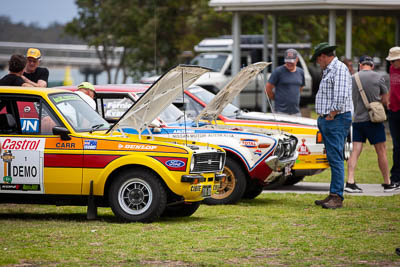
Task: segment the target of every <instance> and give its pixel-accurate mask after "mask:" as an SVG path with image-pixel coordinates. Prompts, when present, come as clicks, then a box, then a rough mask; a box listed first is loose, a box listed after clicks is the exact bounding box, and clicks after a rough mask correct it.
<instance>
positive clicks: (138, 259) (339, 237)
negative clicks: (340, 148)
mask: <svg viewBox="0 0 400 267" xmlns="http://www.w3.org/2000/svg"><path fill="white" fill-rule="evenodd" d="M388 141H389V142H388V145H387V146H388V158H389V161H390V163H389V164H390V166H391V141H390V140H388ZM305 181H312V182H329V181H330V171H329V170H326V171H325V172H323V173H321V174H319V175H316V176H312V177H306V179H305ZM356 181H357V182H358V183H382V177H381V175H380V172H379V168H378V164H377V160H376V154H375V152H374V149H373V147H372V146H370V145H367V146H366V147H365V150H364V151H363V153H362V154H361V158H360V160H359V164H358V166H357V170H356ZM322 197H325V196H322V195H314V194H277V193H264V194H261V195H260V196H259V197H257V198H256V199H254V200H251V201H250V200H249V201H242V202H240V203H238V204H236V205H225V206H206V205H201V206H200V208H199V210H198V211H197V212H196V213H195V214H194V215H192V216H191V217H188V218H161V219H160V220H159V221H157V222H155V223H152V224H142V223H121V222H120V221H118V220H117V219H116V217H114V215H113V213H112V212H111V209H109V208H99V217H98V219H97V220H93V221H87V220H86V208H85V207H56V206H43V205H14V204H1V205H0V225H1V226H0V251H1V257H0V266H143V265H144V266H400V256H397V255H396V254H395V248H396V247H400V233H399V229H400V205H399V203H400V194H398V195H394V196H385V197H370V196H353V195H348V196H346V199H345V202H344V208H342V209H338V210H325V209H322V208H321V207H317V206H315V205H314V204H313V203H314V200H315V199H320V198H322Z"/></svg>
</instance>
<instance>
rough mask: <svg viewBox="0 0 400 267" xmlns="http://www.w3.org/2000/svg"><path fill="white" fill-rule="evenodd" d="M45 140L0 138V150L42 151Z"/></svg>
mask: <svg viewBox="0 0 400 267" xmlns="http://www.w3.org/2000/svg"><path fill="white" fill-rule="evenodd" d="M45 142H46V139H45V138H18V137H12V138H8V137H0V145H1V150H30V151H43V150H44V147H45Z"/></svg>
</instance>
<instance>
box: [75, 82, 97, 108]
mask: <svg viewBox="0 0 400 267" xmlns="http://www.w3.org/2000/svg"><path fill="white" fill-rule="evenodd" d="M76 93H77V94H78V95H79V96H80V97H81V98H82V99H83V100H85V102H86V103H88V104H89V106H91V107H92V109H94V110H96V102H95V101H94V97H95V95H96V90H95V89H94V86H93V84H91V83H89V82H83V83H80V84H79V85H78V90H77V91H76Z"/></svg>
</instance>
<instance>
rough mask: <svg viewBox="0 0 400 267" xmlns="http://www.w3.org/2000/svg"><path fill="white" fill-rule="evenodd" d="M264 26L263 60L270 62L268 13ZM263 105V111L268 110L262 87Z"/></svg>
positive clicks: (265, 73)
mask: <svg viewBox="0 0 400 267" xmlns="http://www.w3.org/2000/svg"><path fill="white" fill-rule="evenodd" d="M263 28H264V48H263V61H264V62H268V55H269V51H268V15H264V21H263ZM267 72H268V70H267V68H266V69H265V70H264V83H265V84H267ZM262 89H263V90H262V100H261V101H262V105H261V110H262V112H267V97H266V95H265V88H262Z"/></svg>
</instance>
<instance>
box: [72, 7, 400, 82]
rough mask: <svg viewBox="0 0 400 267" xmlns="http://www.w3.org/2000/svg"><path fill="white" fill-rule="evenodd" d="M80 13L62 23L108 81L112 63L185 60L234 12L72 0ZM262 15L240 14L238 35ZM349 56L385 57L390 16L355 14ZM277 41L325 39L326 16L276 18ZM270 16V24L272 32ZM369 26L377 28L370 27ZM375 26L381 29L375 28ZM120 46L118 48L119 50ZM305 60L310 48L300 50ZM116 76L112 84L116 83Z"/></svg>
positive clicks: (150, 66)
mask: <svg viewBox="0 0 400 267" xmlns="http://www.w3.org/2000/svg"><path fill="white" fill-rule="evenodd" d="M76 3H77V6H78V8H79V15H78V17H77V18H75V19H74V20H73V21H72V22H70V23H68V24H67V26H66V31H67V33H70V34H73V35H75V36H78V37H79V38H81V39H82V40H84V41H85V42H87V44H88V45H91V46H94V47H95V48H96V49H97V51H98V56H99V58H100V59H101V62H102V65H103V67H104V69H105V70H106V71H107V72H108V73H109V82H112V79H111V73H110V69H111V66H112V65H111V62H112V60H114V59H117V58H119V62H120V64H119V66H118V68H117V70H122V71H123V73H124V77H125V78H126V77H127V76H133V77H135V78H138V77H141V76H142V75H143V74H144V73H148V74H149V73H154V74H159V73H161V72H164V71H165V70H167V69H169V68H171V67H172V66H174V65H176V64H178V63H187V57H186V56H187V55H191V56H192V55H193V47H194V45H196V44H197V43H198V42H199V41H200V40H202V39H203V38H206V37H216V36H220V35H230V34H231V32H232V13H230V12H216V11H215V10H214V9H212V8H210V7H209V6H208V3H209V0H168V1H161V0H152V1H150V0H76ZM263 19H264V15H263V14H256V13H242V14H241V21H242V27H241V32H242V34H262V33H263ZM353 20H354V21H353V48H352V49H353V51H352V52H353V55H356V56H358V55H361V54H366V53H368V54H370V55H373V56H380V57H383V56H384V55H386V53H387V51H388V49H389V48H390V47H392V46H393V44H394V24H395V23H394V18H392V17H358V16H354V17H353ZM277 22H278V35H277V36H278V42H284V43H311V44H312V45H313V46H314V45H316V44H317V43H320V42H323V41H327V40H328V35H329V32H328V28H329V18H328V15H307V16H290V15H287V16H285V15H279V16H277ZM271 24H272V23H271V17H270V16H268V25H269V27H270V32H271ZM345 26H346V25H345V16H341V15H338V16H337V25H336V28H337V36H336V43H337V44H338V45H339V47H338V49H337V54H338V55H339V56H341V55H343V54H344V49H345V48H344V44H345V34H344V33H345ZM371 29H377V30H374V31H371ZM378 29H379V30H378ZM117 48H119V49H117ZM304 53H305V54H304V55H303V56H304V57H305V58H306V59H307V58H309V56H310V55H311V53H312V51H311V50H309V51H304ZM116 77H117V76H115V77H114V82H116Z"/></svg>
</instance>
